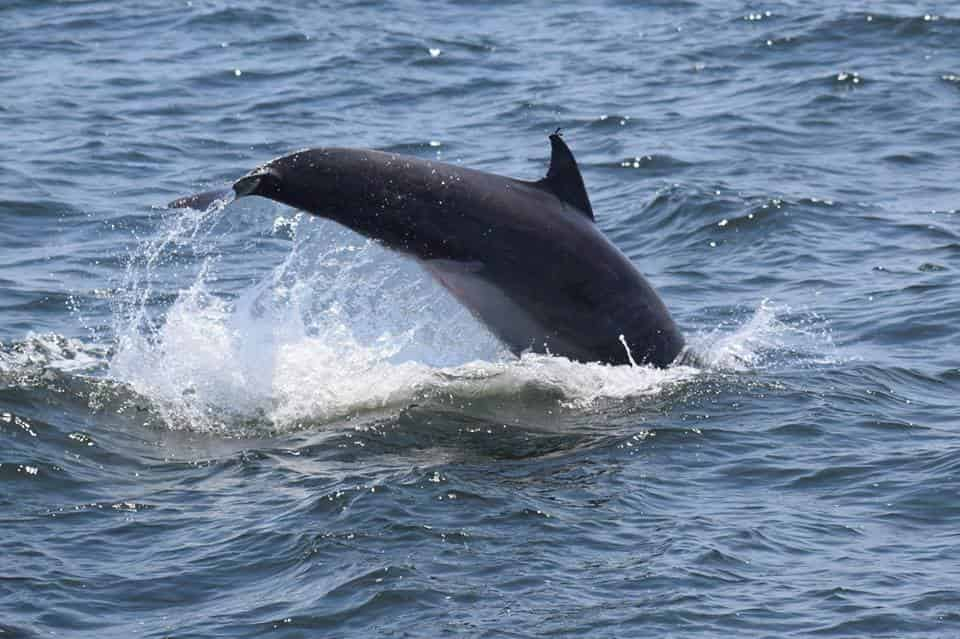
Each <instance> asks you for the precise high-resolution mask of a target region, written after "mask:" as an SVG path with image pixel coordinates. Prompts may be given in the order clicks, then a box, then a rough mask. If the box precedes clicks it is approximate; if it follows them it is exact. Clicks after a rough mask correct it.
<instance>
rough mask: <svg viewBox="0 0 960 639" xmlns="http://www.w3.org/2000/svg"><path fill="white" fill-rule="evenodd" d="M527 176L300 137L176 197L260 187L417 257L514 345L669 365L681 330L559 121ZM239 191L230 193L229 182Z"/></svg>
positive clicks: (585, 358) (199, 199)
mask: <svg viewBox="0 0 960 639" xmlns="http://www.w3.org/2000/svg"><path fill="white" fill-rule="evenodd" d="M550 143H551V147H552V154H551V159H550V168H549V170H548V172H547V175H546V177H545V178H543V179H541V180H538V181H535V182H528V181H524V180H517V179H513V178H508V177H503V176H499V175H494V174H492V173H486V172H483V171H477V170H473V169H468V168H464V167H460V166H454V165H450V164H445V163H441V162H434V161H431V160H425V159H420V158H416V157H409V156H404V155H398V154H395V153H384V152H381V151H372V150H364V149H346V148H318V149H309V150H305V151H298V152H296V153H292V154H290V155H287V156H284V157H281V158H277V159H276V160H273V161H271V162H268V163H266V164H264V165H263V166H260V167H259V168H257V169H255V170H253V171H251V172H250V173H248V174H247V175H245V176H243V177H242V178H240V179H239V180H237V181H236V182H235V183H234V184H233V185H232V187H231V188H228V189H225V190H220V191H208V192H205V193H198V194H196V195H191V196H188V197H185V198H181V199H178V200H175V201H174V202H171V203H170V206H171V207H190V208H198V209H205V208H206V207H207V206H209V205H210V204H211V203H212V202H214V201H215V200H218V199H222V198H224V197H226V196H229V195H231V194H235V195H236V196H237V197H243V196H246V195H260V196H262V197H266V198H269V199H271V200H275V201H277V202H281V203H283V204H286V205H288V206H292V207H294V208H296V209H299V210H301V211H306V212H307V213H311V214H313V215H319V216H321V217H325V218H329V219H331V220H334V221H336V222H338V223H340V224H342V225H344V226H346V227H349V228H350V229H353V230H354V231H356V232H358V233H360V234H361V235H364V236H366V237H370V238H373V239H375V240H378V241H379V242H381V243H382V244H384V245H385V246H387V247H389V248H391V249H394V250H396V251H399V252H400V253H403V254H405V255H408V256H412V257H414V258H416V259H417V260H418V261H419V262H420V263H421V264H422V265H423V266H424V267H425V268H426V270H427V271H428V272H429V273H431V274H432V275H433V276H434V277H435V278H436V279H437V280H438V281H439V282H440V283H441V284H442V285H443V286H444V287H445V288H446V289H447V290H449V291H450V293H452V294H453V296H454V297H456V298H457V299H458V300H459V301H460V302H461V303H462V304H463V305H464V306H466V307H467V308H468V309H469V310H470V311H471V312H472V313H473V314H474V316H476V317H477V318H478V319H479V320H480V321H481V322H483V323H484V324H485V325H486V326H487V327H488V328H489V329H490V331H491V332H493V334H494V335H496V336H497V337H498V338H499V339H500V340H501V341H502V342H503V343H504V344H506V345H507V347H509V348H510V350H511V351H513V352H514V353H515V354H518V355H519V354H520V353H523V352H525V351H532V352H535V353H549V354H551V355H558V356H563V357H568V358H570V359H573V360H578V361H582V362H593V361H596V362H605V363H610V364H626V363H631V362H635V363H637V364H653V365H656V366H666V365H667V364H669V363H670V362H672V361H673V360H674V358H676V356H677V354H678V353H680V351H681V350H682V348H683V344H684V341H683V337H682V335H681V334H680V331H679V329H678V328H677V326H676V324H675V323H674V322H673V320H672V319H671V317H670V314H669V312H668V311H667V309H666V307H665V306H664V304H663V302H662V301H661V300H660V298H659V296H658V295H657V293H656V292H655V291H654V290H653V288H652V287H651V286H650V284H649V283H648V282H647V281H646V280H645V279H644V277H643V276H642V275H641V274H640V272H639V271H638V270H637V269H636V267H635V266H634V265H633V263H631V261H630V260H629V259H627V257H626V256H624V254H623V253H621V252H620V250H619V249H617V247H616V246H614V245H613V243H611V242H610V240H608V239H607V237H606V236H605V235H604V234H603V233H602V232H601V231H600V229H599V228H598V227H597V225H596V223H595V222H594V217H593V208H592V207H591V206H590V200H589V198H588V197H587V192H586V189H585V187H584V185H583V178H582V177H581V175H580V170H579V168H578V167H577V163H576V161H575V160H574V158H573V154H572V153H571V152H570V149H569V148H568V147H567V145H566V144H565V143H564V141H563V139H562V138H561V137H560V135H559V134H558V133H554V134H553V135H551V136H550ZM231 191H232V193H231Z"/></svg>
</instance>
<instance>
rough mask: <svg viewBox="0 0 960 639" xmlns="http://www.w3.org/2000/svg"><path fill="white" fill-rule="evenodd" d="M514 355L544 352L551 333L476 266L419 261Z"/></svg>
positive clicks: (451, 262) (476, 264)
mask: <svg viewBox="0 0 960 639" xmlns="http://www.w3.org/2000/svg"><path fill="white" fill-rule="evenodd" d="M417 261H418V262H420V264H421V265H422V266H423V267H424V268H425V269H426V270H427V272H428V273H430V274H431V275H432V276H433V277H434V278H436V280H437V281H438V282H440V284H441V285H443V287H444V288H445V289H447V290H448V291H449V292H450V294H452V295H453V296H454V297H455V298H456V299H457V300H458V301H459V302H460V303H461V304H463V305H464V306H465V307H467V309H469V310H470V312H471V313H473V315H474V316H475V317H476V318H477V319H479V320H480V321H481V322H483V324H484V325H485V326H486V327H487V328H488V329H490V331H491V332H492V333H493V334H494V335H496V336H497V338H498V339H500V341H502V342H504V343H505V344H506V345H507V347H509V348H510V350H511V351H513V353H514V354H517V355H519V354H520V353H522V352H523V351H526V350H532V351H534V352H545V348H546V343H545V342H547V337H548V333H547V331H546V330H545V329H544V327H543V326H542V325H541V323H540V322H539V321H537V319H536V318H534V317H533V315H531V314H530V313H529V312H528V311H527V310H526V309H524V308H522V307H521V306H520V305H518V304H517V303H516V302H514V301H513V300H512V299H510V297H509V296H508V295H507V293H506V292H505V291H504V290H503V289H502V288H500V287H499V286H496V285H495V284H493V283H492V282H490V281H489V280H487V279H486V278H485V277H483V275H482V268H483V267H482V265H481V264H479V263H477V262H460V261H457V260H417Z"/></svg>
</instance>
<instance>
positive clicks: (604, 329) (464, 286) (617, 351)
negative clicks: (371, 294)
mask: <svg viewBox="0 0 960 639" xmlns="http://www.w3.org/2000/svg"><path fill="white" fill-rule="evenodd" d="M418 261H419V262H420V263H421V264H422V265H423V266H424V268H425V269H426V270H427V271H428V272H429V273H430V274H431V275H433V276H434V277H435V278H436V279H437V281H439V282H440V283H441V284H442V285H443V286H444V288H446V289H447V290H448V291H449V292H450V293H451V294H452V295H453V296H454V297H455V298H456V299H457V300H458V301H459V302H460V303H461V304H463V305H464V306H466V307H467V308H468V309H469V310H470V311H471V312H472V313H473V315H474V316H475V317H477V319H479V320H480V321H481V322H483V323H484V325H486V326H487V328H488V329H489V330H490V331H491V332H492V333H493V334H494V335H496V336H497V338H499V339H500V340H501V341H502V342H504V344H506V346H507V347H508V348H510V350H511V351H512V352H513V353H514V354H517V355H519V354H520V353H522V352H524V351H532V352H535V353H548V354H551V355H560V356H563V357H567V358H569V359H573V360H578V361H584V362H588V361H600V362H606V363H610V364H626V363H628V362H630V358H631V356H632V357H633V358H634V359H635V361H637V362H648V363H653V364H656V365H659V366H665V365H666V364H668V363H670V361H672V360H673V358H674V357H675V356H676V354H677V352H679V350H680V348H681V347H682V345H683V339H682V337H681V336H680V333H679V331H678V330H677V329H676V327H675V326H674V325H673V322H672V321H670V320H669V318H668V317H667V318H666V319H667V323H665V324H659V323H657V322H651V321H650V318H651V315H652V316H653V317H656V315H657V313H652V314H651V312H650V309H649V308H646V307H645V304H646V302H647V301H649V292H648V290H647V289H646V287H645V286H643V287H636V288H629V287H628V288H626V289H623V288H621V289H619V290H617V291H615V292H614V293H611V292H610V290H609V289H606V288H605V287H603V286H602V285H601V286H598V284H599V282H598V281H597V278H594V279H593V280H592V281H591V285H590V286H588V288H589V289H590V291H589V292H590V293H592V294H599V295H600V296H601V297H603V298H605V299H596V298H595V299H594V300H590V299H587V298H586V297H585V292H584V291H582V290H581V291H577V290H576V287H570V286H567V287H562V286H557V285H556V282H553V283H550V282H547V281H543V282H542V283H541V285H540V286H538V287H533V288H530V287H526V288H524V287H523V286H520V287H519V289H518V288H517V286H515V284H516V283H518V282H527V283H530V282H531V278H529V277H524V276H522V275H520V274H517V275H516V277H515V278H514V280H513V281H512V282H510V281H507V282H505V283H504V285H498V284H495V283H494V282H493V281H492V279H491V278H489V277H488V276H487V275H486V274H485V273H484V266H483V265H482V264H481V263H479V262H462V261H458V260H418ZM526 275H530V273H527V274H526ZM540 276H541V277H542V278H544V280H546V279H547V278H548V276H547V275H546V274H545V273H541V274H540ZM502 279H503V278H498V279H497V281H500V280H502ZM532 279H533V280H537V279H539V278H538V277H534V278H532ZM511 284H514V286H511ZM621 284H622V283H621ZM594 287H596V288H594ZM511 289H513V290H511ZM621 336H623V337H622V338H621ZM624 341H626V342H627V343H628V344H629V345H630V353H628V351H627V348H626V347H625V345H624Z"/></svg>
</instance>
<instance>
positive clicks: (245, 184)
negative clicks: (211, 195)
mask: <svg viewBox="0 0 960 639" xmlns="http://www.w3.org/2000/svg"><path fill="white" fill-rule="evenodd" d="M263 176H264V174H263V173H253V174H251V175H244V176H243V177H242V178H240V179H239V180H237V181H236V182H234V183H233V191H234V192H235V193H236V194H237V197H243V196H244V195H250V194H251V193H255V192H256V190H257V188H258V187H259V186H260V180H261V179H262V178H263Z"/></svg>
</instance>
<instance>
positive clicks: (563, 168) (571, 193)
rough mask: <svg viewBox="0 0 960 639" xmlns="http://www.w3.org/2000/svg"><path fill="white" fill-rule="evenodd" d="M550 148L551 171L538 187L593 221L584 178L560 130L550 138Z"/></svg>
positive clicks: (538, 183)
mask: <svg viewBox="0 0 960 639" xmlns="http://www.w3.org/2000/svg"><path fill="white" fill-rule="evenodd" d="M550 147H551V153H550V169H549V170H548V171H547V177H545V178H543V179H542V180H540V181H539V182H537V185H539V186H540V187H542V188H544V189H546V190H548V191H550V192H551V193H553V194H554V195H556V196H557V197H558V198H560V200H561V201H562V202H565V203H566V204H569V205H570V206H572V207H574V208H575V209H577V210H578V211H579V212H581V213H583V214H584V215H586V216H587V217H588V218H590V219H591V220H593V207H591V206H590V198H589V197H587V189H586V187H584V186H583V177H582V176H581V175H580V169H579V168H578V167H577V161H576V160H574V159H573V153H571V152H570V148H569V147H568V146H567V144H566V142H564V141H563V138H561V137H560V129H557V130H556V131H554V133H553V134H552V135H551V136H550Z"/></svg>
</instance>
